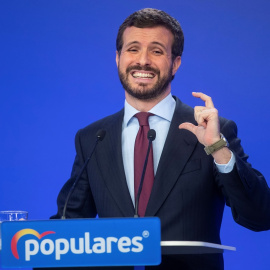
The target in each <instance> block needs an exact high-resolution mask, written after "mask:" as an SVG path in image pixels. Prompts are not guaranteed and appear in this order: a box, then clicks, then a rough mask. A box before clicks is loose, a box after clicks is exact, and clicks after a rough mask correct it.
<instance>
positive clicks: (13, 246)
mask: <svg viewBox="0 0 270 270" xmlns="http://www.w3.org/2000/svg"><path fill="white" fill-rule="evenodd" d="M52 233H55V232H53V231H47V232H44V233H42V234H39V233H38V232H37V231H35V230H33V229H23V230H20V231H18V232H17V233H15V234H14V236H13V237H12V239H11V251H12V254H13V256H14V257H15V258H16V259H19V254H18V250H17V243H18V241H19V239H20V238H21V237H23V236H24V235H27V234H31V235H34V236H36V237H37V238H38V239H41V238H42V237H44V236H46V235H48V234H52Z"/></svg>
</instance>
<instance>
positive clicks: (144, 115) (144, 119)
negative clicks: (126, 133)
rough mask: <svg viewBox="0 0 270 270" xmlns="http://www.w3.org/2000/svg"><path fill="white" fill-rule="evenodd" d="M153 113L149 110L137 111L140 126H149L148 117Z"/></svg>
mask: <svg viewBox="0 0 270 270" xmlns="http://www.w3.org/2000/svg"><path fill="white" fill-rule="evenodd" d="M151 115H153V114H152V113H148V112H139V113H136V114H135V115H134V116H135V117H136V118H137V119H138V120H139V124H140V126H149V123H148V118H149V116H151Z"/></svg>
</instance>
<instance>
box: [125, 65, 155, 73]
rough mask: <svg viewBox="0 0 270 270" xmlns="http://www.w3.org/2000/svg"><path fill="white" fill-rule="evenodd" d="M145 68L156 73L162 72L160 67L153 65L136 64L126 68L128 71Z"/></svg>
mask: <svg viewBox="0 0 270 270" xmlns="http://www.w3.org/2000/svg"><path fill="white" fill-rule="evenodd" d="M134 69H135V70H144V71H151V72H153V73H155V74H158V75H159V73H160V71H159V69H157V68H153V67H149V66H139V65H134V66H130V67H128V68H127V69H126V73H129V72H130V71H132V70H134Z"/></svg>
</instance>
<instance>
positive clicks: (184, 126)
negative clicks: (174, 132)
mask: <svg viewBox="0 0 270 270" xmlns="http://www.w3.org/2000/svg"><path fill="white" fill-rule="evenodd" d="M196 128H197V126H195V125H193V124H191V123H187V122H186V123H182V124H181V125H179V129H186V130H189V131H190V132H192V133H193V134H195V131H196Z"/></svg>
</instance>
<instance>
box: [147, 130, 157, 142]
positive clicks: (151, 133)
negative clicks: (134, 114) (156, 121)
mask: <svg viewBox="0 0 270 270" xmlns="http://www.w3.org/2000/svg"><path fill="white" fill-rule="evenodd" d="M147 138H148V140H149V141H151V142H152V141H154V140H155V138H156V131H155V130H154V129H150V130H149V131H148V133H147Z"/></svg>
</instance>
